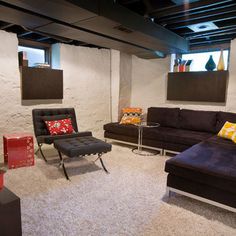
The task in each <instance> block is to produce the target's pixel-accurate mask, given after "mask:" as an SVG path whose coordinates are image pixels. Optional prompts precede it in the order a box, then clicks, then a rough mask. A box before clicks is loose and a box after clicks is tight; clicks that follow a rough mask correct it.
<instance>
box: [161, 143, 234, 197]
mask: <svg viewBox="0 0 236 236" xmlns="http://www.w3.org/2000/svg"><path fill="white" fill-rule="evenodd" d="M235 166H236V145H235V146H229V147H222V146H221V145H218V144H216V143H213V142H208V141H204V142H201V143H199V144H197V145H194V146H193V147H191V148H189V149H187V150H186V151H184V152H182V153H180V154H179V155H177V156H175V157H174V158H171V159H169V160H167V161H166V165H165V171H166V172H168V173H170V174H173V175H176V176H180V177H183V178H185V179H189V180H192V181H195V182H199V183H204V184H207V185H210V186H214V187H216V188H220V189H222V190H227V191H229V192H233V193H236V168H235Z"/></svg>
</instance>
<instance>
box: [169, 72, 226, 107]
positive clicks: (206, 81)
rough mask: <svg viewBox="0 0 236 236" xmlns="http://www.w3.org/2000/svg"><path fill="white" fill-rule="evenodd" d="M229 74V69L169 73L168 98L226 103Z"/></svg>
mask: <svg viewBox="0 0 236 236" xmlns="http://www.w3.org/2000/svg"><path fill="white" fill-rule="evenodd" d="M228 76H229V73H228V71H200V72H176V73H168V82H167V100H175V101H194V102H196V101H197V102H219V103H224V102H225V101H226V91H227V84H228Z"/></svg>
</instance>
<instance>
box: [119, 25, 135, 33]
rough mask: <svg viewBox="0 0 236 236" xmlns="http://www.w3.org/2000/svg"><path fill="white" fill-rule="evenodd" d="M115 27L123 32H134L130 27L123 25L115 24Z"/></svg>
mask: <svg viewBox="0 0 236 236" xmlns="http://www.w3.org/2000/svg"><path fill="white" fill-rule="evenodd" d="M114 29H117V30H119V31H122V32H125V33H128V34H130V33H132V32H133V31H132V30H130V29H128V28H126V27H124V26H123V25H118V26H115V27H114Z"/></svg>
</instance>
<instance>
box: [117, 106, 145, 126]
mask: <svg viewBox="0 0 236 236" xmlns="http://www.w3.org/2000/svg"><path fill="white" fill-rule="evenodd" d="M122 112H123V117H122V118H121V121H120V124H139V123H140V122H141V114H142V108H132V107H128V108H123V109H122Z"/></svg>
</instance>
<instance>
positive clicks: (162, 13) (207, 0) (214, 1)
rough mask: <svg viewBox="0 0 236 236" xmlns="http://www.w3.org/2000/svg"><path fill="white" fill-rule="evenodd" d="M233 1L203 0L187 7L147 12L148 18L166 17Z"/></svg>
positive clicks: (180, 6) (232, 0) (181, 6)
mask: <svg viewBox="0 0 236 236" xmlns="http://www.w3.org/2000/svg"><path fill="white" fill-rule="evenodd" d="M232 2H234V0H204V3H203V1H198V2H193V3H190V4H187V5H178V6H171V7H167V8H162V9H157V10H153V11H152V12H149V15H150V17H158V18H161V17H167V16H171V15H175V14H179V13H182V12H186V13H187V12H189V11H194V10H200V9H204V8H207V7H216V6H217V5H219V4H222V3H232Z"/></svg>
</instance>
